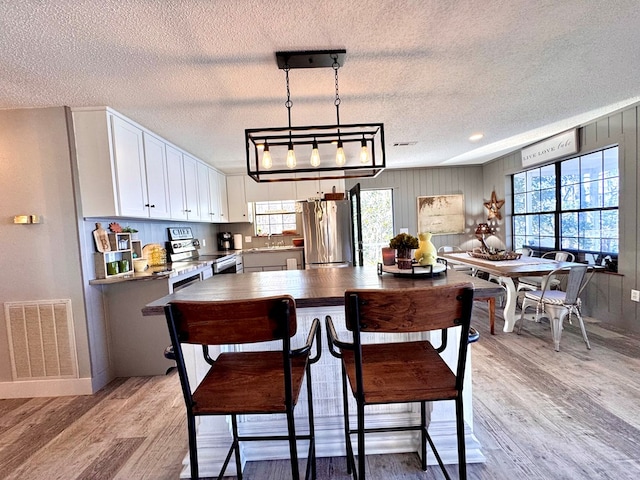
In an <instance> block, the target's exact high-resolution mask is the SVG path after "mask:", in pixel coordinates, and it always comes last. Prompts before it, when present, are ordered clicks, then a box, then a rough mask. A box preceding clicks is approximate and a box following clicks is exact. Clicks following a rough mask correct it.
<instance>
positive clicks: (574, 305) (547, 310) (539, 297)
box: [518, 265, 595, 352]
mask: <svg viewBox="0 0 640 480" xmlns="http://www.w3.org/2000/svg"><path fill="white" fill-rule="evenodd" d="M568 270H569V278H568V280H567V289H566V291H565V292H563V291H560V290H551V289H550V288H548V283H549V282H550V281H551V280H552V279H553V278H555V277H554V274H558V273H561V272H562V273H566V272H567V269H562V268H559V269H556V270H554V271H552V272H551V273H550V274H549V275H547V276H546V277H544V281H543V284H542V288H541V289H540V290H530V291H526V292H525V294H524V299H523V301H522V312H521V313H520V325H519V327H518V334H520V333H521V332H522V325H523V323H524V318H525V310H526V309H527V307H532V306H535V307H536V316H535V320H536V321H540V318H542V317H547V318H549V320H550V323H551V336H552V338H553V343H554V346H555V350H556V352H557V351H560V337H561V335H562V328H563V322H564V318H565V317H566V316H568V317H569V323H571V318H572V316H573V315H575V316H576V318H577V319H578V322H579V323H580V330H581V331H582V338H583V340H584V343H585V344H586V345H587V349H589V350H591V344H590V343H589V339H588V338H587V331H586V329H585V327H584V321H583V319H582V314H581V313H580V305H581V302H580V294H581V293H582V291H583V290H584V289H585V287H586V286H587V284H588V283H589V281H590V280H591V277H592V276H593V274H594V272H595V270H594V268H593V267H592V266H588V265H577V266H575V267H570V268H569V269H568Z"/></svg>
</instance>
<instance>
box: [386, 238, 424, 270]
mask: <svg viewBox="0 0 640 480" xmlns="http://www.w3.org/2000/svg"><path fill="white" fill-rule="evenodd" d="M389 247H391V248H395V249H396V256H397V262H398V268H400V269H410V268H411V261H412V258H411V250H412V249H415V248H418V239H417V238H416V237H414V236H412V235H409V234H408V233H399V234H398V235H396V236H395V237H393V238H392V239H391V240H390V241H389Z"/></svg>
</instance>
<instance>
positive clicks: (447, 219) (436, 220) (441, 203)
mask: <svg viewBox="0 0 640 480" xmlns="http://www.w3.org/2000/svg"><path fill="white" fill-rule="evenodd" d="M417 212H418V233H423V232H431V233H433V234H434V235H443V234H451V233H464V195H462V194H460V195H433V196H428V197H418V207H417Z"/></svg>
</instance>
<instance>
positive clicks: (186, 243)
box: [167, 227, 236, 275]
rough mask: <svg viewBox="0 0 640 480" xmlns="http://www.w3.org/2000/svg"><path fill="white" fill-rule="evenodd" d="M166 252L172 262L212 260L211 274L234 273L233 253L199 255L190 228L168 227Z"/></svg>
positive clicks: (197, 246) (197, 241)
mask: <svg viewBox="0 0 640 480" xmlns="http://www.w3.org/2000/svg"><path fill="white" fill-rule="evenodd" d="M168 231H169V242H167V251H168V252H169V258H170V259H171V261H172V262H188V261H195V260H212V261H213V273H214V275H215V274H220V273H236V254H235V253H232V252H231V253H227V252H224V253H213V254H207V255H200V254H199V253H198V248H200V241H199V240H198V239H196V238H193V232H192V231H191V227H170V228H168Z"/></svg>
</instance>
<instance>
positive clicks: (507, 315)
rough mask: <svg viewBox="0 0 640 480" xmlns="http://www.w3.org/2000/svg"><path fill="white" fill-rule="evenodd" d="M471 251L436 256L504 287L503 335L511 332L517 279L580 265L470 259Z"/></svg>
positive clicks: (531, 259) (537, 259)
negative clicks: (482, 275) (493, 280)
mask: <svg viewBox="0 0 640 480" xmlns="http://www.w3.org/2000/svg"><path fill="white" fill-rule="evenodd" d="M473 255H474V252H456V253H439V254H438V256H439V257H442V258H444V259H446V260H447V262H448V263H452V264H458V265H464V266H467V267H471V268H472V269H475V270H481V271H483V272H487V273H489V274H490V275H493V278H495V280H496V281H497V282H498V283H499V284H500V285H502V286H503V287H504V289H505V292H506V301H505V305H504V311H503V318H504V328H503V331H504V332H512V331H513V328H514V327H515V324H516V320H517V318H516V303H517V302H516V300H517V292H516V284H515V282H514V279H517V278H518V277H532V276H544V275H548V274H549V273H551V272H552V271H553V270H556V269H559V268H562V269H567V273H568V272H569V268H571V267H574V266H577V265H582V264H581V263H576V262H564V261H558V260H554V259H549V258H540V257H527V256H518V257H517V258H509V259H504V260H492V259H489V258H479V257H478V256H473Z"/></svg>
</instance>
